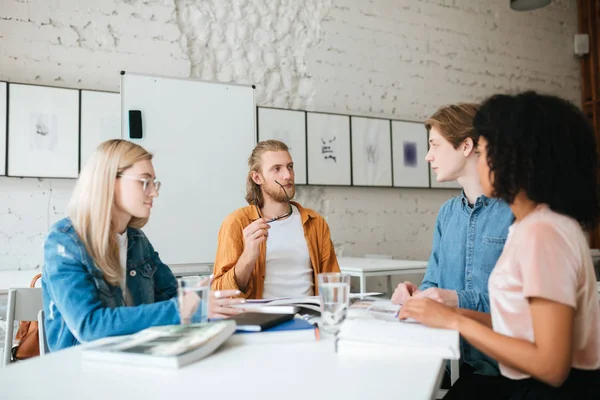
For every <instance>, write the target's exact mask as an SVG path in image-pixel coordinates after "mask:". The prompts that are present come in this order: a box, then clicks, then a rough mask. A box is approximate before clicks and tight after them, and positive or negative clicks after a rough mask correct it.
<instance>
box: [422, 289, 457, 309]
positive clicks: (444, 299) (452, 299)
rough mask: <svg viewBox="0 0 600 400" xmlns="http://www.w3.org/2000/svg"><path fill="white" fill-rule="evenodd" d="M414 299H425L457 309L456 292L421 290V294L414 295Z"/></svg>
mask: <svg viewBox="0 0 600 400" xmlns="http://www.w3.org/2000/svg"><path fill="white" fill-rule="evenodd" d="M414 297H415V298H424V297H427V298H430V299H432V300H435V301H437V302H439V303H442V304H445V305H447V306H450V307H458V293H456V290H446V289H440V288H429V289H425V290H423V291H422V292H419V293H416V294H415V295H414Z"/></svg>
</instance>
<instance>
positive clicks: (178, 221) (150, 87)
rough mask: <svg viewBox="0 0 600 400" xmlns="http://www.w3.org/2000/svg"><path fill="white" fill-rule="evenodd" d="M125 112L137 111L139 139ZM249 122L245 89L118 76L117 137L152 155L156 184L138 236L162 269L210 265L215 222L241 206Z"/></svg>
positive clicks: (251, 139)
mask: <svg viewBox="0 0 600 400" xmlns="http://www.w3.org/2000/svg"><path fill="white" fill-rule="evenodd" d="M129 110H141V112H142V127H143V138H142V139H130V138H129ZM255 116H256V109H255V105H254V89H253V87H252V86H249V85H248V86H244V85H235V84H222V83H214V82H203V81H197V80H191V79H178V78H167V77H159V76H149V75H141V74H132V73H129V72H126V73H124V72H122V76H121V117H122V118H121V121H122V135H123V138H124V139H127V140H131V141H132V142H135V143H138V144H140V145H141V146H143V147H144V148H146V149H147V150H148V151H150V152H152V153H153V154H154V159H153V164H154V169H155V171H156V177H157V180H159V181H160V182H161V183H162V186H161V189H160V196H159V197H158V198H157V199H156V200H155V201H154V207H153V209H152V215H151V216H150V221H149V222H148V224H147V225H146V226H145V227H144V229H143V230H144V232H145V234H146V235H147V236H148V238H149V240H150V242H151V243H152V245H153V246H154V249H155V250H156V251H158V252H159V254H160V257H161V260H162V261H163V262H165V263H167V264H204V263H213V261H214V258H215V254H216V249H217V235H218V233H219V228H220V226H221V223H222V222H223V220H224V218H225V217H226V216H227V215H228V214H230V213H231V212H233V211H234V210H235V209H237V208H239V207H243V206H244V205H246V202H245V200H244V195H245V188H246V176H247V174H248V166H247V160H248V157H249V156H250V152H251V151H252V149H253V148H254V146H255V145H256V132H255V126H256V121H255Z"/></svg>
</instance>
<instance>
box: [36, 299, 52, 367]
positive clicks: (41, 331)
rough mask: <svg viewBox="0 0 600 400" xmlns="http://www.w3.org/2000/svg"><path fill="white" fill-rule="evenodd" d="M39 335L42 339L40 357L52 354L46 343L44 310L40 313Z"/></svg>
mask: <svg viewBox="0 0 600 400" xmlns="http://www.w3.org/2000/svg"><path fill="white" fill-rule="evenodd" d="M38 335H39V338H40V356H43V355H45V354H46V353H50V350H48V342H46V328H45V327H44V310H43V309H41V310H40V312H39V313H38Z"/></svg>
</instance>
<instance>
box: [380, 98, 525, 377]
mask: <svg viewBox="0 0 600 400" xmlns="http://www.w3.org/2000/svg"><path fill="white" fill-rule="evenodd" d="M477 108H478V106H477V105H476V104H457V105H452V106H448V107H443V108H441V109H439V110H438V111H437V112H436V113H435V114H433V116H432V117H431V118H429V119H428V120H427V121H425V127H426V128H427V131H428V132H429V144H430V149H429V152H428V153H427V156H426V157H425V159H426V161H427V162H429V163H431V167H432V169H433V170H434V172H435V173H436V176H437V181H438V182H446V181H453V180H457V181H458V183H459V184H460V185H461V186H462V188H463V191H462V194H461V195H460V196H458V197H454V198H452V199H450V200H448V201H447V202H446V203H444V205H442V207H441V208H440V211H439V213H438V217H437V221H436V224H435V231H434V234H433V249H432V252H431V256H430V258H429V263H428V265H427V271H426V272H425V276H424V278H423V282H422V283H421V286H420V287H419V288H417V287H416V286H415V285H413V284H412V283H410V282H404V283H400V284H399V285H398V287H397V288H396V290H395V292H394V294H393V296H392V301H393V302H394V303H396V304H402V303H403V302H404V301H405V300H406V299H408V298H409V297H411V296H415V297H430V298H432V299H434V300H437V301H440V302H442V303H445V304H447V305H449V306H453V307H460V308H468V309H471V310H476V311H481V312H489V311H490V303H489V298H488V278H489V276H490V273H491V272H492V269H493V268H494V265H495V264H496V261H497V260H498V258H499V257H500V254H501V253H502V249H503V247H504V242H505V241H506V237H507V235H508V227H509V226H510V225H511V224H512V222H513V220H514V217H513V215H512V212H511V210H510V208H509V206H508V205H507V204H506V203H504V202H503V201H501V200H497V199H491V198H487V197H485V196H484V195H483V189H482V187H481V184H480V183H479V177H478V174H477V157H478V154H477V151H476V150H477V142H476V139H477V138H476V136H475V134H474V131H473V123H472V121H473V117H474V116H475V113H476V112H477ZM461 353H462V354H461V361H462V362H463V365H461V374H465V373H471V372H475V373H480V374H485V375H497V374H498V365H497V363H496V362H495V361H494V360H492V359H491V358H489V357H487V356H485V355H484V354H483V353H481V352H479V351H478V350H476V349H475V348H474V347H472V346H470V345H469V344H468V343H466V342H462V346H461ZM465 363H466V365H465Z"/></svg>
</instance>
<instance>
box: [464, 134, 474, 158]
mask: <svg viewBox="0 0 600 400" xmlns="http://www.w3.org/2000/svg"><path fill="white" fill-rule="evenodd" d="M461 146H462V148H463V154H464V156H465V157H469V156H470V155H471V153H473V151H474V150H475V143H473V139H471V138H470V137H468V138H466V139H465V141H464V142H463V143H462V145H461Z"/></svg>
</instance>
